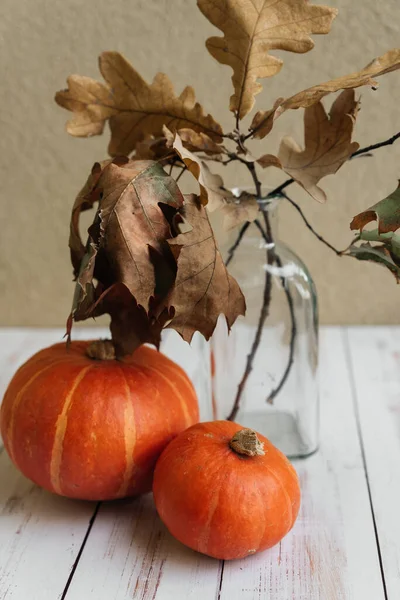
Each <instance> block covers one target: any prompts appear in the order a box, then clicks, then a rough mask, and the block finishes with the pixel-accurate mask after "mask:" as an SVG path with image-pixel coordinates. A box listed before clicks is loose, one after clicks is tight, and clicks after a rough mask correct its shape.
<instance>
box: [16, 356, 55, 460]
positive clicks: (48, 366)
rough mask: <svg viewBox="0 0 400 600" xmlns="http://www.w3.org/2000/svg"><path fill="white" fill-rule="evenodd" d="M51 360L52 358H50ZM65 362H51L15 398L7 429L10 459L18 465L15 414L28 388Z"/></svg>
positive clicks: (37, 372) (33, 376)
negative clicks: (51, 369) (15, 446)
mask: <svg viewBox="0 0 400 600" xmlns="http://www.w3.org/2000/svg"><path fill="white" fill-rule="evenodd" d="M48 358H51V357H48ZM63 362H64V359H61V360H59V361H57V362H50V363H48V364H47V365H46V366H44V367H43V368H42V369H40V371H36V373H34V374H33V375H32V376H31V377H30V378H29V379H28V381H27V382H26V383H25V384H24V385H23V386H22V388H21V389H20V390H19V392H18V393H17V395H16V396H15V399H14V402H13V405H12V408H11V412H10V422H9V425H8V427H7V436H6V437H7V449H8V452H9V453H10V457H11V460H12V461H13V462H14V463H16V461H15V454H14V423H15V414H16V412H17V409H18V408H19V405H20V404H21V402H22V398H23V395H24V394H25V392H26V390H27V389H28V387H29V386H30V385H31V384H32V383H33V382H34V381H35V380H36V379H37V378H38V377H39V376H40V375H42V374H43V373H45V372H46V371H47V370H48V369H49V368H51V367H53V366H54V365H58V364H61V363H63Z"/></svg>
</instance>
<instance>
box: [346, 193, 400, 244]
mask: <svg viewBox="0 0 400 600" xmlns="http://www.w3.org/2000/svg"><path fill="white" fill-rule="evenodd" d="M371 221H378V233H387V232H389V231H396V230H397V229H399V228H400V182H399V185H398V186H397V188H396V189H395V190H394V192H392V193H391V194H389V196H387V197H386V198H384V199H383V200H381V201H380V202H377V204H374V205H373V206H371V207H370V208H368V209H367V210H364V211H363V212H361V213H360V214H358V215H356V216H355V217H354V219H353V220H352V222H351V224H350V229H360V230H362V229H364V227H365V226H366V225H367V224H368V223H370V222H371Z"/></svg>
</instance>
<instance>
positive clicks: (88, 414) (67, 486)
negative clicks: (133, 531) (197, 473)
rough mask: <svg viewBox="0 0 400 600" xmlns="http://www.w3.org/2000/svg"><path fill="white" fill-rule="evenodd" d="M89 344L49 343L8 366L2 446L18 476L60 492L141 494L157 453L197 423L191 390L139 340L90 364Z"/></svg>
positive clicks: (0, 420)
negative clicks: (120, 354) (125, 351)
mask: <svg viewBox="0 0 400 600" xmlns="http://www.w3.org/2000/svg"><path fill="white" fill-rule="evenodd" d="M101 344H102V342H101V343H100V346H101ZM92 348H93V346H92V345H90V342H72V343H71V345H70V347H69V349H67V348H66V345H65V344H57V345H55V346H51V347H49V348H46V349H45V350H42V351H40V352H38V353H37V354H35V355H34V356H32V358H30V359H29V360H28V361H27V362H26V363H25V364H24V365H23V366H22V367H21V368H20V369H19V370H18V371H17V373H16V374H15V376H14V378H13V379H12V381H11V383H10V385H9V387H8V389H7V391H6V394H5V397H4V401H3V405H2V407H1V414H0V425H1V433H2V436H3V440H4V445H5V447H6V449H7V451H8V453H9V455H10V457H11V459H12V460H13V462H14V464H15V465H16V466H17V467H18V468H19V469H20V470H21V471H22V473H24V475H26V476H27V477H29V479H31V480H32V481H34V482H35V483H37V484H38V485H40V486H42V487H44V488H46V489H47V490H50V491H51V492H55V493H57V494H61V495H63V496H68V497H70V498H80V499H85V500H108V499H114V498H122V497H125V496H132V495H136V494H140V493H144V492H148V491H149V490H150V489H151V482H152V477H153V471H154V465H155V463H156V460H157V458H158V456H159V455H160V453H161V451H162V450H163V449H164V448H165V446H166V445H167V444H168V442H170V441H171V439H172V438H174V437H175V436H176V435H177V434H178V433H179V432H181V431H183V430H184V429H186V428H187V427H188V426H190V425H193V423H196V422H197V421H198V418H199V413H198V404H197V399H196V394H195V391H194V389H193V386H192V384H191V383H190V381H189V379H188V377H187V376H186V374H185V373H184V372H183V371H182V369H181V368H180V367H178V365H176V364H175V363H173V362H172V361H171V360H169V359H168V358H167V357H166V356H164V355H163V354H161V353H160V352H157V351H156V350H154V349H152V348H149V347H146V346H141V347H140V348H138V350H136V352H135V353H134V354H133V355H132V356H131V357H129V358H126V359H124V360H123V361H117V360H106V359H104V360H94V359H93V358H90V357H89V356H88V353H87V351H88V350H90V349H92ZM103 348H105V349H106V350H107V346H103ZM98 350H99V346H97V355H99V351H98ZM90 353H92V354H93V352H92V350H90ZM100 354H101V355H104V357H106V356H107V351H105V352H103V353H102V352H100Z"/></svg>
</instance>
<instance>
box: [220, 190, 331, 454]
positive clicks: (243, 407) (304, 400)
mask: <svg viewBox="0 0 400 600" xmlns="http://www.w3.org/2000/svg"><path fill="white" fill-rule="evenodd" d="M259 215H260V216H259V218H258V219H257V223H252V224H251V225H250V226H249V227H248V228H247V230H246V232H245V234H244V235H243V237H242V239H241V242H240V244H239V245H238V246H237V248H236V250H235V252H234V254H233V256H232V257H231V259H230V260H229V267H228V268H229V271H230V273H231V274H232V275H233V276H234V277H235V278H236V279H237V281H238V283H239V285H240V286H241V288H242V291H243V293H244V295H245V298H246V304H247V311H246V316H245V317H240V318H239V319H238V320H237V321H236V323H235V324H234V326H233V327H232V330H231V333H230V334H229V336H228V331H227V327H226V322H225V319H223V318H222V317H220V319H219V322H218V325H217V328H216V330H215V332H214V335H213V338H212V372H213V377H212V386H213V403H214V406H215V407H216V417H217V418H227V417H230V418H232V419H233V420H235V421H236V422H238V423H240V424H241V425H243V426H244V427H249V428H251V429H255V430H257V431H259V432H260V433H262V434H263V435H265V436H266V437H267V438H268V439H270V440H271V442H272V443H273V444H275V445H276V446H277V447H278V448H279V449H280V450H282V452H284V453H285V454H286V455H287V456H289V457H291V458H294V457H304V456H308V455H310V454H312V453H313V452H315V450H316V449H317V447H318V426H319V423H318V421H319V399H318V379H317V375H318V308H317V296H316V290H315V286H314V283H313V280H312V278H311V276H310V274H309V272H308V270H307V267H306V266H305V265H304V263H303V262H302V261H301V260H300V258H299V257H298V256H296V254H295V253H294V252H292V251H291V250H290V249H289V248H288V247H287V246H286V245H285V244H283V243H281V242H279V241H278V240H277V239H276V238H275V235H276V201H274V202H273V203H268V204H267V203H265V204H262V205H261V212H260V213H259ZM271 223H272V232H273V235H272V237H273V242H274V243H273V244H271V243H270V241H269V239H270V238H268V237H267V236H266V235H265V232H266V230H267V227H268V224H271ZM270 233H271V230H270ZM237 236H238V231H237V230H236V231H234V232H233V235H232V237H230V239H228V240H227V242H226V243H225V244H224V245H222V248H221V250H222V253H223V256H224V259H225V260H227V259H228V257H229V249H231V248H232V242H233V241H234V240H235V239H237ZM271 253H272V254H271ZM268 256H269V257H270V258H268ZM272 256H273V257H274V260H272V258H271V257H272ZM269 291H270V302H269V303H268V296H269Z"/></svg>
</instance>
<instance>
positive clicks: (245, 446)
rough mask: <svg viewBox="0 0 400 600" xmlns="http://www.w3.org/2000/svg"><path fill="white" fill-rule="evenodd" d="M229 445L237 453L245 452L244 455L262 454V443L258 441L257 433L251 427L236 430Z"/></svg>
mask: <svg viewBox="0 0 400 600" xmlns="http://www.w3.org/2000/svg"><path fill="white" fill-rule="evenodd" d="M229 446H230V447H231V448H232V450H234V451H235V452H237V454H245V455H246V456H264V454H265V452H264V443H263V442H260V440H259V439H258V437H257V434H256V432H255V431H253V430H252V429H241V430H240V431H237V432H236V433H235V435H234V436H233V438H232V439H231V441H230V442H229Z"/></svg>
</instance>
